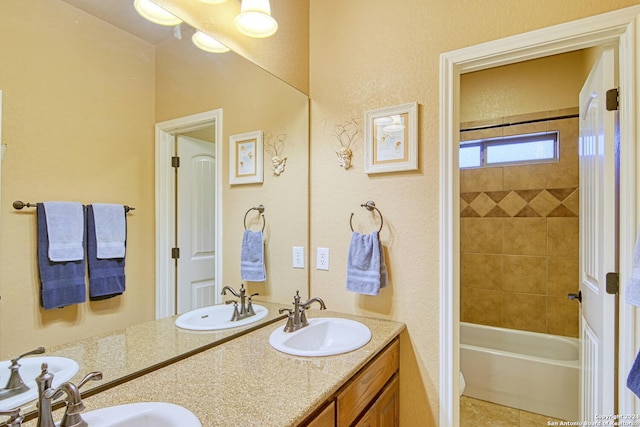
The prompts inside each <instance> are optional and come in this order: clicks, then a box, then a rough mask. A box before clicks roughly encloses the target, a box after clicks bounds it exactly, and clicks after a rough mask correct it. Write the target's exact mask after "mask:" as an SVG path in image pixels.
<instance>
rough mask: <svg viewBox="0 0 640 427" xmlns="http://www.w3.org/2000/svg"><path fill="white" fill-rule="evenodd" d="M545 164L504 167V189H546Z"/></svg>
mask: <svg viewBox="0 0 640 427" xmlns="http://www.w3.org/2000/svg"><path fill="white" fill-rule="evenodd" d="M546 186H547V164H546V163H543V164H536V165H519V166H505V167H504V188H508V189H511V190H529V189H539V188H546Z"/></svg>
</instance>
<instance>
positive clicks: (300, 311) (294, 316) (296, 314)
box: [278, 291, 327, 332]
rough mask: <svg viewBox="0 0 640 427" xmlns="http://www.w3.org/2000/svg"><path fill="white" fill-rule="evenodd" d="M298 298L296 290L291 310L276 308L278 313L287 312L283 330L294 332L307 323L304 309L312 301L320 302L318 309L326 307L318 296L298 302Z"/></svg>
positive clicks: (298, 294)
mask: <svg viewBox="0 0 640 427" xmlns="http://www.w3.org/2000/svg"><path fill="white" fill-rule="evenodd" d="M300 299H301V298H300V292H299V291H296V294H295V296H294V297H293V310H292V309H290V308H281V309H280V310H278V312H279V313H280V314H282V313H285V312H288V313H289V315H288V317H287V324H286V325H285V326H284V331H285V332H294V331H297V330H298V329H301V328H304V327H305V326H308V325H309V322H308V321H307V315H306V311H307V309H308V308H309V307H310V306H311V304H313V303H314V302H317V303H318V304H320V310H326V308H327V306H325V305H324V301H322V299H321V298H319V297H313V298H311V299H309V300H308V301H306V302H300Z"/></svg>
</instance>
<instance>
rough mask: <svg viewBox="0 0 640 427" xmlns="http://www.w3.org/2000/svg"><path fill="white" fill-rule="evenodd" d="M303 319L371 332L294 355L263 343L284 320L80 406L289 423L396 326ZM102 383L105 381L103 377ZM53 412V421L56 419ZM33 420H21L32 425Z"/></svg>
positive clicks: (211, 423) (226, 421)
mask: <svg viewBox="0 0 640 427" xmlns="http://www.w3.org/2000/svg"><path fill="white" fill-rule="evenodd" d="M307 313H308V317H309V318H313V317H344V318H347V319H354V320H358V321H360V322H362V323H364V324H365V325H367V326H368V327H369V328H370V329H371V332H372V337H371V341H369V343H368V344H366V345H365V346H363V347H361V348H359V349H357V350H355V351H352V352H349V353H346V354H342V355H336V356H326V357H312V358H305V357H296V356H290V355H287V354H284V353H281V352H279V351H277V350H275V349H273V348H272V347H271V346H270V345H269V335H270V334H271V332H272V331H273V330H275V329H277V328H282V327H283V326H284V321H281V322H280V321H279V322H276V323H274V324H270V325H266V326H264V327H262V328H260V329H258V330H255V331H253V332H250V333H248V334H246V335H243V336H240V337H238V338H235V339H233V340H231V341H228V342H225V343H223V344H220V345H219V346H216V347H213V348H211V349H208V350H205V351H203V352H201V353H198V354H195V355H193V356H191V357H188V358H186V359H184V360H180V361H178V362H175V363H173V364H171V365H169V366H166V367H163V368H161V369H158V370H156V371H153V372H150V373H148V374H146V375H143V376H141V377H139V378H136V379H134V380H132V381H129V382H126V383H123V384H121V385H118V386H116V387H114V388H111V389H109V390H105V391H103V392H101V393H98V394H95V395H93V396H89V397H87V398H85V399H84V403H85V405H86V411H85V412H88V411H92V410H95V409H100V408H103V407H107V406H112V405H121V404H126V403H134V402H153V401H159V402H169V403H174V404H177V405H181V406H183V407H185V408H187V409H189V410H190V411H191V412H193V413H194V414H195V415H196V416H197V417H198V418H199V419H200V422H201V423H202V425H203V427H215V426H224V427H228V426H231V425H241V426H259V427H269V426H274V427H275V426H277V427H282V426H296V425H297V424H298V423H300V422H301V421H302V420H304V418H305V417H306V416H307V415H308V414H309V413H310V412H311V411H313V410H315V409H316V408H318V407H319V406H320V405H322V404H323V403H324V402H325V401H326V400H327V399H328V398H330V397H331V396H332V395H333V394H334V393H335V392H336V391H337V390H338V389H339V388H340V387H341V386H342V385H343V384H344V383H345V382H346V381H347V380H348V379H349V378H351V377H352V376H353V375H354V374H355V373H356V372H357V371H358V370H359V369H360V368H362V367H363V366H364V365H365V364H366V363H367V362H368V361H369V360H371V359H372V358H373V357H374V356H375V355H376V354H377V353H378V352H379V351H380V350H382V349H383V348H384V347H385V346H386V345H387V344H388V343H389V342H391V341H392V340H393V339H394V338H395V337H396V336H397V335H399V334H400V332H402V330H403V329H404V327H405V326H404V324H403V323H399V322H393V321H388V320H381V319H373V318H366V317H360V316H352V315H346V314H342V313H335V312H330V311H318V310H309V311H308V312H307ZM105 380H108V378H105ZM61 414H62V410H58V411H56V414H55V419H57V420H59V419H60V418H61ZM35 425H36V420H31V421H29V422H27V423H25V424H24V426H26V427H30V426H35Z"/></svg>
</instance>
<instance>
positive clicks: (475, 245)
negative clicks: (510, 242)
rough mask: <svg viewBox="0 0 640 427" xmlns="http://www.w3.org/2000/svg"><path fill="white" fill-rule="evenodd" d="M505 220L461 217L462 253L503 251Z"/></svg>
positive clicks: (497, 252)
mask: <svg viewBox="0 0 640 427" xmlns="http://www.w3.org/2000/svg"><path fill="white" fill-rule="evenodd" d="M503 221H504V220H503V219H501V218H461V219H460V247H461V250H462V253H481V254H500V253H502V240H503V238H502V236H503V230H502V229H503V224H502V222H503Z"/></svg>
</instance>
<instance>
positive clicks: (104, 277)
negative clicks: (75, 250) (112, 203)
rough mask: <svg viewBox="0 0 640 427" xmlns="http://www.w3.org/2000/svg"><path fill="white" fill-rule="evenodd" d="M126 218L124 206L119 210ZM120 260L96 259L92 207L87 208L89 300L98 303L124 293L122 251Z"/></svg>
mask: <svg viewBox="0 0 640 427" xmlns="http://www.w3.org/2000/svg"><path fill="white" fill-rule="evenodd" d="M121 213H122V216H123V217H125V218H126V216H125V212H124V206H122V210H121ZM121 253H122V257H120V258H107V259H100V258H98V243H97V241H96V225H95V216H94V211H93V206H92V205H89V206H87V260H88V264H89V299H91V300H92V301H99V300H103V299H107V298H112V297H115V296H117V295H121V294H122V293H123V292H124V291H125V284H126V280H125V274H124V267H125V262H124V261H125V258H124V254H125V252H124V250H123V251H122V252H121Z"/></svg>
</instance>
